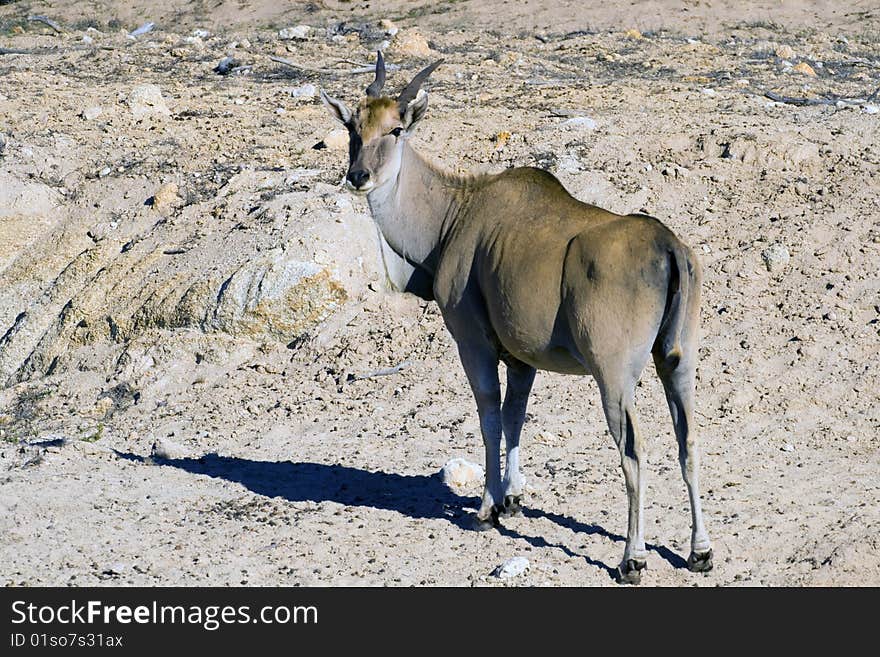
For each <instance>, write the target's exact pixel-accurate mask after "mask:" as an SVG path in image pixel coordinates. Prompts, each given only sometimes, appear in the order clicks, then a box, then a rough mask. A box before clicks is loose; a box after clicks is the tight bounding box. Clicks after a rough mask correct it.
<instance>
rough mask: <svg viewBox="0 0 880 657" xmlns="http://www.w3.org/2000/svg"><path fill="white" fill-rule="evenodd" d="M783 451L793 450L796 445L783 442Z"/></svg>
mask: <svg viewBox="0 0 880 657" xmlns="http://www.w3.org/2000/svg"><path fill="white" fill-rule="evenodd" d="M782 451H783V452H793V451H794V445H792V444H791V443H783V444H782Z"/></svg>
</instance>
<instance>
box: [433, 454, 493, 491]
mask: <svg viewBox="0 0 880 657" xmlns="http://www.w3.org/2000/svg"><path fill="white" fill-rule="evenodd" d="M440 474H441V475H442V477H443V483H444V484H446V485H447V486H449V487H450V488H452V489H453V490H456V489H459V490H460V489H467V488H474V487H476V486H479V485H481V484H482V483H483V479H484V477H485V473H484V471H483V468H482V467H481V466H479V465H477V464H476V463H472V462H471V461H468V460H466V459H463V458H454V459H450V460H449V461H447V463H446V465H444V466H443V468H442V469H441V470H440Z"/></svg>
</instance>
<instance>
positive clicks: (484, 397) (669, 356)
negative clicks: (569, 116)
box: [321, 52, 712, 584]
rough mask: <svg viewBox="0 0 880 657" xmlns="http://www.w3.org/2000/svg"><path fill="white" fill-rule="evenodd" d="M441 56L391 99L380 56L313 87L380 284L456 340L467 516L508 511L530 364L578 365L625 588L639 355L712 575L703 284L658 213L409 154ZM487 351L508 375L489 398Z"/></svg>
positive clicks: (515, 499)
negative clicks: (372, 68)
mask: <svg viewBox="0 0 880 657" xmlns="http://www.w3.org/2000/svg"><path fill="white" fill-rule="evenodd" d="M441 61H442V60H441ZM440 63H441V62H440V61H438V62H435V63H434V64H432V65H430V66H428V67H427V68H425V69H424V70H422V71H421V72H420V73H418V74H417V75H416V76H415V78H413V80H412V81H411V82H410V83H409V84H408V85H407V86H406V87H405V88H404V90H403V91H402V92H401V93H400V95H399V96H398V97H397V98H396V99H393V98H390V97H388V96H384V95H382V88H383V86H384V83H385V65H384V61H383V58H382V53H381V52H380V53H379V56H378V60H377V63H376V72H375V80H374V81H373V82H372V83H371V84H370V86H369V87H367V90H366V97H365V98H363V99H362V100H361V101H360V102H359V103H358V105H357V107H356V108H355V109H354V110H352V109H350V108H349V107H348V106H347V105H346V104H345V103H344V102H342V101H340V100H338V99H336V98H332V97H330V96H328V95H327V94H326V93H324V92H323V91H322V92H321V98H322V99H323V101H324V104H325V105H326V106H327V108H328V109H329V110H330V113H331V114H332V115H333V117H335V118H336V119H337V120H338V121H339V122H340V123H342V124H343V125H344V126H345V127H346V128H347V129H348V133H349V163H348V173H347V175H346V183H347V186H348V188H349V189H351V190H352V191H354V192H357V193H360V194H365V195H366V198H367V202H368V203H369V206H370V211H371V213H372V215H373V219H374V220H375V223H376V225H377V227H378V232H379V240H380V247H381V251H382V258H383V261H384V263H385V266H386V271H387V273H388V277H389V279H390V281H391V283H392V284H393V285H394V286H395V287H396V288H397V289H399V290H402V291H408V292H413V293H415V294H417V295H419V296H421V297H423V298H426V299H429V300H435V301H436V302H437V305H438V306H439V308H440V311H441V313H442V315H443V319H444V321H445V323H446V326H447V328H448V329H449V331H450V333H451V334H452V336H453V338H455V342H456V344H457V346H458V353H459V356H460V358H461V363H462V366H463V367H464V371H465V373H466V374H467V378H468V381H469V382H470V386H471V389H472V391H473V394H474V397H475V399H476V403H477V410H478V413H479V418H480V429H481V431H482V434H483V443H484V445H485V450H486V482H485V489H484V492H483V498H482V504H481V506H480V508H479V510H478V511H477V514H476V518H475V524H476V525H477V527H478V528H479V529H488V528H491V527H493V526H497V525H498V518H499V516H505V515H509V514H514V513H517V512H518V511H519V505H520V497H521V495H522V488H523V479H522V476H521V474H520V465H519V439H520V432H521V431H522V428H523V423H524V419H525V414H526V404H527V403H528V397H529V393H530V391H531V388H532V383H533V381H534V379H535V372H536V370H538V369H541V370H549V371H552V372H562V373H566V374H589V375H592V376H593V377H594V378H595V380H596V382H597V384H598V386H599V392H600V394H601V398H602V407H603V409H604V411H605V417H606V419H607V421H608V428H609V429H610V431H611V435H612V436H613V438H614V441H615V442H616V444H617V446H618V448H619V449H620V459H621V464H622V467H623V474H624V478H625V480H626V492H627V497H628V502H629V524H628V530H627V539H626V548H625V550H624V553H623V559H622V561H621V563H620V566H619V567H618V579H619V581H621V582H623V583H629V584H637V583H639V581H640V580H641V575H642V570H643V569H644V568H645V566H646V558H647V550H646V547H645V539H644V517H645V515H644V509H643V507H644V498H645V445H644V442H643V439H642V436H641V433H640V432H639V428H638V423H637V422H636V414H635V408H634V404H633V401H634V392H635V386H636V383H637V382H638V380H639V377H640V376H641V373H642V370H643V369H644V368H645V366H646V364H647V362H648V357H649V356H652V357H653V359H654V364H655V365H656V369H657V374H658V375H659V377H660V380H661V381H662V382H663V386H664V388H665V391H666V399H667V402H668V404H669V408H670V411H671V413H672V421H673V424H674V428H675V435H676V438H677V440H678V453H679V461H680V464H681V470H682V474H683V477H684V481H685V484H686V485H687V489H688V493H689V496H690V505H691V516H692V518H691V520H692V534H691V553H690V556H689V558H688V567H689V568H690V569H691V570H693V571H708V570H710V569H711V568H712V550H711V547H710V542H709V536H708V534H707V533H706V529H705V527H704V526H703V516H702V511H701V509H700V492H699V482H698V479H699V473H698V470H699V463H698V461H699V455H698V450H697V442H696V438H695V436H694V421H693V416H694V387H695V372H696V365H697V324H698V319H699V305H700V281H701V273H700V266H699V264H698V262H697V259H696V257H695V255H694V254H693V252H692V251H691V250H690V249H689V248H688V247H687V246H686V245H685V244H683V243H682V242H681V241H680V240H679V239H678V238H677V237H676V236H675V235H674V234H673V233H672V231H670V230H669V229H668V228H666V227H665V226H664V225H663V224H662V223H660V221H658V220H657V219H654V218H652V217H648V216H645V215H640V214H639V215H627V216H621V215H616V214H613V213H611V212H608V211H606V210H602V209H601V208H598V207H595V206H591V205H587V204H585V203H582V202H581V201H578V200H577V199H575V198H574V197H572V196H571V195H570V194H569V193H568V192H567V191H566V190H565V188H564V187H563V186H562V184H561V183H560V182H559V181H558V180H557V179H556V178H555V177H554V176H553V175H552V174H550V173H549V172H547V171H543V170H541V169H535V168H530V167H519V168H512V169H507V170H506V171H503V172H501V173H498V174H491V175H477V176H464V177H463V176H458V175H454V174H452V173H449V172H446V171H443V170H442V169H440V168H439V167H437V166H435V165H434V164H432V163H431V162H429V161H427V160H426V159H425V158H423V157H422V156H421V155H419V153H417V152H416V151H415V150H414V149H413V147H412V146H411V145H410V143H409V136H410V134H411V133H412V132H413V129H414V128H415V126H416V125H417V124H418V122H419V121H420V120H421V119H422V117H423V116H424V115H425V111H426V109H427V107H428V96H427V94H426V93H425V92H424V91H423V90H421V86H422V84H423V82H424V81H425V80H426V79H427V77H428V76H429V75H430V74H431V73H432V72H433V70H434V69H435V68H436V67H437V66H438V65H439V64H440ZM499 361H503V362H504V363H505V364H506V374H507V387H506V391H505V394H504V400H503V403H502V399H501V386H500V382H499V374H498V365H499ZM502 432H503V434H504V437H505V440H506V464H505V471H504V476H503V478H502V475H501V463H500V461H501V436H502Z"/></svg>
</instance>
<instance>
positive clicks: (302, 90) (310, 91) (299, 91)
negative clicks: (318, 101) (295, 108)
mask: <svg viewBox="0 0 880 657" xmlns="http://www.w3.org/2000/svg"><path fill="white" fill-rule="evenodd" d="M288 91H289V92H290V95H291V96H292V97H293V98H314V97H315V94H316V93H317V92H318V89H317V87H315V85H313V84H304V85H302V86H299V87H292V88H290V89H288Z"/></svg>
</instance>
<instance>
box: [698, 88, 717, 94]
mask: <svg viewBox="0 0 880 657" xmlns="http://www.w3.org/2000/svg"><path fill="white" fill-rule="evenodd" d="M702 91H703V94H704V95H706V96H715V95H717V94H718V92H717V91H715V90H714V89H712V88H711V87H706V88H705V89H703V90H702Z"/></svg>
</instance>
